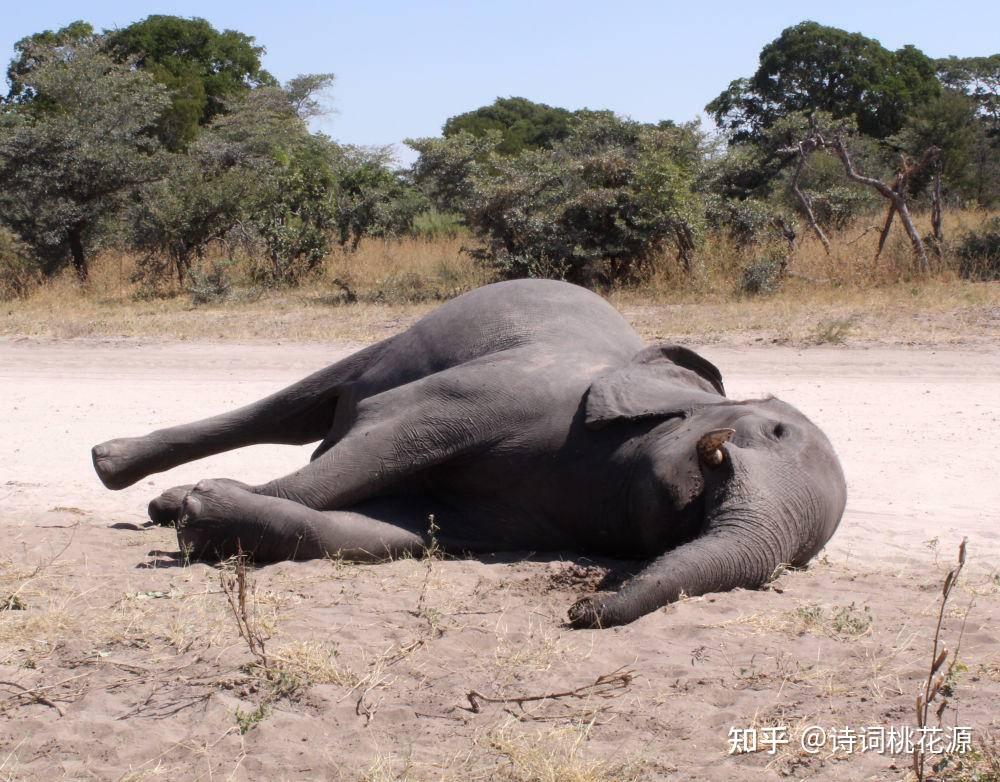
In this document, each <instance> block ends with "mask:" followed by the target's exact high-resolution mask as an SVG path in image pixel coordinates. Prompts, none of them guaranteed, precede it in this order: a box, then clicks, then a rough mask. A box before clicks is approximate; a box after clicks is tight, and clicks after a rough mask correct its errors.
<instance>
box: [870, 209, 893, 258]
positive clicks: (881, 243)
mask: <svg viewBox="0 0 1000 782" xmlns="http://www.w3.org/2000/svg"><path fill="white" fill-rule="evenodd" d="M895 216H896V205H895V204H893V203H890V204H889V211H888V212H887V213H886V215H885V225H883V226H882V233H880V234H879V235H878V249H877V250H876V251H875V260H876V261H877V260H878V259H879V258H881V257H882V248H883V247H885V240H886V239H888V238H889V229H890V228H892V218H893V217H895Z"/></svg>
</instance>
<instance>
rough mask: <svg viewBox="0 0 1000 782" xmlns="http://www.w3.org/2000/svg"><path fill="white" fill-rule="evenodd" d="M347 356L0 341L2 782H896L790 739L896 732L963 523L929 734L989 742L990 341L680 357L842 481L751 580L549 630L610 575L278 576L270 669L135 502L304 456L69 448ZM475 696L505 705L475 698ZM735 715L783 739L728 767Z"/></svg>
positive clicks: (995, 521) (264, 597) (898, 767)
mask: <svg viewBox="0 0 1000 782" xmlns="http://www.w3.org/2000/svg"><path fill="white" fill-rule="evenodd" d="M350 349H351V346H348V345H337V346H326V345H238V344H227V345H218V344H208V343H202V344H192V343H157V342H152V341H149V342H144V341H136V340H130V341H95V340H85V341H73V340H70V341H58V342H46V341H38V340H18V339H4V340H0V458H2V460H0V535H2V537H0V540H2V548H0V606H4V607H5V608H6V610H2V611H0V780H6V779H40V780H41V779H45V780H51V779H88V780H89V779H102V780H103V779H147V778H150V779H152V778H159V777H160V776H162V777H164V778H170V779H270V780H279V779H345V780H346V779H351V780H353V779H371V780H381V779H465V780H471V779H491V778H500V779H515V780H553V782H554V781H555V780H562V779H565V780H589V779H744V778H746V779H755V780H768V779H778V778H784V777H788V776H791V777H794V778H820V779H858V780H861V779H872V778H875V779H899V778H902V777H903V776H904V775H905V774H906V769H907V768H908V763H909V759H908V757H906V756H903V755H897V756H892V755H886V754H878V753H876V752H872V751H869V752H860V751H854V752H847V751H845V750H844V748H843V746H844V745H843V744H842V745H841V748H840V749H839V750H837V751H834V747H833V745H832V742H828V743H827V744H826V745H824V746H823V747H822V749H820V751H818V752H815V753H809V752H806V751H804V750H803V749H802V748H801V745H800V740H799V736H800V734H801V733H802V731H803V730H804V729H805V728H806V727H807V726H811V725H819V726H822V727H823V728H825V729H829V728H841V729H844V728H853V729H855V730H858V729H861V728H867V727H869V726H872V727H874V726H884V727H886V728H889V727H898V726H912V725H913V724H914V715H913V701H914V696H915V694H916V692H917V690H918V686H920V685H919V682H921V681H922V680H923V678H925V677H926V671H927V668H928V664H929V658H930V656H931V641H932V637H933V631H934V624H935V619H936V613H937V607H938V604H939V601H940V594H941V588H940V587H941V582H942V580H943V578H944V574H945V573H946V571H947V569H948V568H949V567H950V565H951V564H952V562H953V561H954V558H955V552H956V549H957V546H958V543H959V541H960V540H961V538H962V536H967V537H968V539H969V562H968V565H967V567H966V569H965V572H964V573H963V574H962V578H961V581H960V584H959V588H958V589H957V590H956V592H955V594H954V595H953V597H952V601H951V603H950V604H949V606H948V609H947V611H946V620H945V625H944V630H943V637H944V639H945V642H946V645H947V646H948V648H949V649H954V648H955V643H956V640H957V638H958V635H959V630H960V628H961V626H962V623H963V618H965V617H967V618H965V619H964V621H965V628H964V635H963V637H962V641H961V647H960V649H959V651H958V660H959V664H958V665H957V666H956V667H955V668H954V670H953V671H952V676H951V677H950V679H949V685H950V689H949V692H950V693H951V695H950V704H949V707H948V709H947V710H946V711H945V712H944V718H943V719H944V724H945V725H946V726H947V725H955V724H958V725H963V726H965V725H967V726H971V727H972V729H973V736H974V741H978V740H980V739H983V738H986V736H987V735H988V734H989V733H990V731H994V732H996V731H997V730H998V729H1000V712H998V710H997V707H996V704H997V703H998V702H1000V510H998V509H1000V488H998V481H997V471H996V468H995V462H994V460H993V448H994V446H995V444H996V441H997V434H998V431H1000V429H998V415H1000V350H997V349H982V348H977V349H975V350H967V351H962V350H952V349H949V350H947V351H942V350H939V351H936V352H935V351H933V350H929V349H928V350H907V349H900V348H873V349H865V350H858V349H847V348H810V349H805V350H794V349H788V348H776V347H747V348H745V349H732V348H720V347H708V348H706V349H705V350H704V351H703V352H704V353H705V355H706V356H707V357H708V358H709V359H711V360H712V361H714V362H716V363H717V365H718V366H719V367H720V368H721V369H722V372H723V375H724V377H725V379H726V385H727V388H728V390H729V391H730V395H732V396H750V395H760V394H764V393H773V394H776V395H778V396H780V397H781V398H783V399H785V400H787V401H789V402H791V403H793V404H795V405H797V406H798V407H799V408H800V409H802V410H803V411H804V412H806V413H807V414H808V415H809V416H810V417H812V418H813V420H815V421H816V422H817V423H818V424H819V425H820V426H821V427H823V428H824V429H825V430H826V431H827V433H828V434H829V435H830V438H831V440H832V441H833V443H834V445H835V447H836V448H837V450H838V452H839V454H840V457H841V460H842V462H843V464H844V468H845V471H846V473H847V477H848V483H849V492H850V498H849V502H848V508H847V513H846V515H845V517H844V520H843V523H842V526H841V528H840V530H839V531H838V533H837V535H836V536H835V537H834V539H833V540H832V541H831V543H830V544H829V545H828V547H827V549H826V550H825V552H824V554H823V555H821V557H819V558H818V559H817V560H816V561H815V562H814V563H813V565H812V566H811V567H810V568H809V569H808V570H806V571H802V572H796V573H787V574H785V575H783V576H781V577H780V578H779V579H778V581H777V582H776V584H775V585H774V586H775V588H773V589H771V590H769V591H764V592H742V591H738V592H733V593H729V594H721V595H711V596H706V597H703V598H698V599H693V600H688V601H684V602H682V603H680V604H677V605H674V606H671V607H668V608H666V609H664V610H660V611H658V612H655V613H653V614H651V615H649V616H646V617H644V618H643V619H641V620H639V621H637V622H635V623H634V624H632V625H629V626H627V627H623V628H616V629H613V630H606V631H571V630H568V629H566V628H565V627H564V626H563V625H562V622H563V619H564V617H565V611H566V608H567V607H568V606H569V605H570V604H571V603H572V601H573V600H574V599H575V597H576V596H577V595H578V594H580V593H583V592H586V591H588V590H591V589H593V588H594V585H595V584H596V583H597V581H598V580H599V579H600V577H601V575H602V573H603V572H604V571H603V569H602V567H601V566H602V565H606V564H608V563H593V562H588V561H584V560H573V559H572V555H569V554H568V555H566V557H564V558H562V559H556V560H535V561H528V562H524V561H518V560H517V559H516V558H511V557H505V558H502V559H497V560H495V561H490V560H486V561H446V560H439V559H435V560H423V561H414V560H404V561H398V562H393V563H388V564H384V565H376V566H356V565H352V564H347V563H343V562H331V561H317V562H310V563H285V564H281V565H277V566H272V567H269V568H264V569H261V570H258V571H256V572H252V573H251V574H250V578H251V585H250V590H251V594H250V597H249V598H248V605H247V608H246V616H247V618H248V621H249V623H250V625H251V626H252V629H253V632H254V633H256V634H257V635H259V636H261V637H263V638H265V639H266V640H265V649H264V657H265V658H266V666H265V665H264V664H263V662H262V660H261V658H260V657H255V656H254V655H252V654H251V651H250V649H249V647H248V645H247V643H246V641H245V640H243V639H242V638H241V637H240V635H239V633H238V623H237V619H236V614H235V613H234V611H233V609H231V608H230V606H229V603H228V601H227V595H226V594H225V592H224V590H223V589H222V586H223V585H224V583H229V581H228V580H227V579H231V578H232V577H233V576H232V574H231V573H230V572H228V571H220V570H219V569H218V568H213V567H209V566H207V565H202V564H195V565H191V566H183V564H182V563H180V562H178V561H177V560H176V559H175V558H174V557H173V553H174V552H176V541H175V539H174V538H173V536H172V534H171V531H170V530H166V529H160V528H148V527H146V526H145V504H146V502H147V501H148V500H149V499H150V498H151V497H152V496H154V495H155V494H157V493H158V492H159V491H160V490H162V489H164V488H167V487H169V486H172V485H175V484H180V483H187V482H192V481H195V480H197V479H199V478H202V477H220V476H230V477H234V478H240V479H243V480H246V481H249V482H256V481H262V480H266V479H268V478H271V477H273V476H275V475H277V474H281V473H284V472H286V471H288V470H290V469H292V468H294V467H295V466H297V465H298V464H300V463H301V462H302V461H304V460H305V459H306V458H307V454H308V449H298V448H286V447H273V446H272V447H257V448H253V449H247V450H244V451H240V452H236V453H230V454H225V455H222V456H218V457H214V458H212V459H209V460H205V461H203V462H200V463H197V464H194V465H188V466H186V467H183V468H179V469H177V470H174V471H172V472H171V473H169V474H165V475H157V476H153V477H152V478H151V479H150V480H148V481H143V482H141V483H140V485H138V486H135V487H132V488H130V489H127V490H125V491H122V492H109V491H106V490H104V489H103V488H102V487H101V486H100V484H99V482H98V481H97V478H96V476H94V474H93V472H92V468H91V466H90V462H89V447H90V446H91V445H92V444H94V443H96V442H100V441H103V440H105V439H108V438H109V437H112V436H120V435H132V434H140V433H143V432H145V431H148V430H149V429H152V428H156V427H159V426H162V425H167V424H171V423H178V422H181V421H184V420H188V419H193V418H196V417H202V416H203V415H207V414H211V413H214V412H218V411H220V410H224V409H227V408H230V407H233V406H235V405H239V404H243V403H245V402H248V401H251V400H253V399H255V398H258V397H259V396H262V395H264V394H266V393H269V392H270V391H272V390H274V389H276V388H278V387H280V386H282V385H285V384H287V383H289V382H292V381H294V380H296V379H298V378H299V377H301V376H302V375H304V374H305V373H307V372H309V371H312V370H314V369H316V368H319V367H321V366H324V365H325V364H327V363H329V362H331V361H333V360H334V359H336V358H338V357H340V356H343V355H345V354H346V353H348V352H349V351H350ZM970 606H971V607H970ZM255 661H256V662H255ZM602 675H608V676H609V679H608V681H607V683H606V684H604V685H602V686H597V687H588V685H591V684H593V683H594V682H595V680H596V679H597V678H598V677H600V676H602ZM578 688H579V689H578ZM473 691H475V692H478V693H480V694H482V695H483V696H487V697H488V698H492V699H495V700H496V701H498V702H494V701H489V700H486V699H478V700H477V699H476V697H475V696H473V698H472V701H477V703H478V708H477V709H473V708H472V707H471V705H470V704H471V701H470V698H469V695H468V694H469V693H470V692H473ZM570 691H575V695H562V696H560V697H554V698H549V699H547V700H529V701H524V702H521V703H518V702H516V701H515V700H513V699H515V698H518V697H523V696H536V695H544V694H553V693H555V694H558V693H567V692H570ZM602 696H603V697H602ZM502 699H508V700H507V701H506V702H499V701H500V700H502ZM734 727H735V728H754V729H763V728H765V727H777V728H779V729H780V728H781V727H787V729H788V737H789V738H790V742H789V743H788V744H787V745H779V746H778V747H777V751H776V752H775V753H774V754H770V753H768V752H767V751H766V750H765V751H759V752H756V753H750V754H741V755H730V754H729V749H730V745H729V738H728V737H729V732H730V728H734ZM758 735H759V736H762V735H763V734H758ZM778 735H780V733H779V734H778ZM970 757H971V756H970ZM957 761H958V759H957V758H954V757H953V758H951V760H950V765H949V768H954V767H955V764H956V762H957ZM966 762H969V758H966ZM977 762H978V761H977Z"/></svg>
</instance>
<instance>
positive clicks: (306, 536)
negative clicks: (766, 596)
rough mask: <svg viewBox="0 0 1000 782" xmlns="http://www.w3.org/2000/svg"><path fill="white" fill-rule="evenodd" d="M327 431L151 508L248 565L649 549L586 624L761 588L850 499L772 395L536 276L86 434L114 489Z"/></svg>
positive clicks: (200, 549)
mask: <svg viewBox="0 0 1000 782" xmlns="http://www.w3.org/2000/svg"><path fill="white" fill-rule="evenodd" d="M316 441H321V442H320V444H319V446H318V447H317V448H316V451H315V453H314V454H313V456H312V459H311V461H310V463H309V464H308V465H306V466H304V467H302V468H301V469H299V470H297V471H295V472H293V473H292V474H290V475H286V476H285V477H283V478H278V479H277V480H274V481H271V482H270V483H265V484H263V485H260V486H248V485H246V484H242V483H239V482H237V481H233V480H226V479H220V480H205V481H202V482H200V483H198V484H197V485H195V486H193V487H191V486H182V487H177V488H176V489H171V490H170V491H167V492H165V493H164V494H162V495H160V496H159V497H158V498H156V499H155V500H153V502H152V503H150V517H151V518H152V519H153V520H154V521H157V522H160V523H170V522H176V525H177V537H178V540H179V542H180V546H181V548H182V550H184V551H187V552H189V554H190V555H191V556H194V557H199V558H205V559H211V558H222V557H227V556H231V555H233V554H234V553H235V552H236V551H237V548H239V549H240V550H242V551H243V552H247V553H248V554H249V555H251V556H252V557H253V558H254V559H255V561H256V562H258V563H263V562H272V561H277V560H283V559H309V558H316V557H324V556H342V557H346V558H352V559H359V560H369V561H370V560H384V559H387V558H390V557H395V556H399V555H401V554H406V553H409V554H415V555H418V554H420V553H421V552H423V551H425V550H426V547H427V546H428V545H429V544H430V543H431V539H432V532H431V530H430V529H429V525H428V518H429V517H430V516H431V515H433V519H434V524H435V530H434V532H433V539H434V540H435V541H436V542H437V544H438V545H439V546H441V547H442V548H443V549H444V550H446V551H449V552H454V553H457V554H462V553H475V552H479V553H485V552H496V551H524V550H531V551H565V550H574V551H579V552H582V553H590V554H597V555H604V556H608V557H621V558H630V559H648V560H651V562H650V564H649V565H648V566H647V567H646V568H645V569H644V570H643V571H641V572H640V573H639V574H638V575H637V576H635V577H634V578H632V579H631V580H630V581H628V582H627V583H626V584H625V585H624V586H623V587H622V588H621V589H620V590H619V591H618V592H615V593H611V594H607V595H593V596H589V597H584V598H583V599H581V600H579V601H578V602H577V603H576V604H575V605H574V606H573V607H572V608H571V609H570V620H571V622H572V624H573V625H575V626H577V627H607V626H610V625H616V624H623V623H626V622H631V621H633V620H634V619H636V618H637V617H639V616H642V615H643V614H646V613H648V612H650V611H653V610H655V609H656V608H658V607H660V606H663V605H665V604H667V603H669V602H671V601H674V600H676V599H678V597H680V596H681V595H689V596H694V595H700V594H703V593H706V592H715V591H722V590H727V589H733V588H735V587H747V588H756V587H759V586H761V585H762V584H764V583H766V582H767V581H768V580H769V579H770V578H771V577H772V576H773V575H774V573H775V571H776V570H777V568H778V567H779V566H780V565H781V564H782V563H785V564H790V565H802V564H804V563H806V562H807V561H808V560H809V559H810V558H811V557H812V556H814V555H815V554H816V552H818V551H819V550H820V548H821V547H822V546H823V545H824V544H825V543H826V541H827V540H828V539H829V538H830V536H831V535H832V534H833V532H834V530H835V529H836V527H837V525H838V523H839V522H840V518H841V515H842V513H843V510H844V503H845V498H846V487H845V483H844V476H843V472H842V471H841V468H840V464H839V462H838V461H837V457H836V455H835V454H834V452H833V448H832V447H831V445H830V443H829V441H828V440H827V438H826V437H825V436H824V435H823V433H822V432H821V431H820V430H819V429H818V428H817V427H816V426H815V425H813V424H812V423H811V422H810V421H809V420H808V419H806V417H805V416H803V415H802V414H801V413H799V412H798V411H797V410H795V409H794V408H793V407H791V406H789V405H787V404H785V403H784V402H781V401H779V400H778V399H774V398H770V397H768V398H764V399H755V400H747V401H736V400H731V399H727V398H726V396H725V392H724V389H723V385H722V377H721V375H720V374H719V371H718V369H716V368H715V367H714V366H713V365H712V364H711V363H709V362H708V361H706V360H705V359H704V358H702V357H701V356H699V355H697V354H696V353H694V352H692V351H690V350H688V349H686V348H683V347H679V346H677V345H656V346H652V347H644V346H643V344H642V341H641V340H640V339H639V337H638V336H637V335H636V333H635V332H634V331H633V330H632V329H631V328H630V327H629V325H628V324H627V323H626V322H625V320H624V319H623V318H622V317H621V315H619V314H618V312H616V311H615V310H614V308H612V307H611V306H610V305H609V304H608V303H607V302H606V301H605V300H604V299H602V298H601V297H600V296H598V295H596V294H594V293H591V292H590V291H587V290H585V289H583V288H579V287H576V286H574V285H569V284H567V283H562V282H553V281H547V280H517V281H512V282H503V283H497V284H494V285H488V286H485V287H483V288H479V289H477V290H473V291H470V292H469V293H466V294H464V295H462V296H459V297H457V298H455V299H453V300H452V301H450V302H448V303H446V304H444V305H443V306H441V307H440V308H439V309H437V310H436V311H434V312H432V313H430V314H429V315H427V316H426V317H424V318H423V319H422V320H420V321H419V322H417V323H416V324H414V325H413V326H412V327H410V328H409V329H407V330H406V331H404V332H403V333H401V334H398V335H396V336H394V337H390V338H389V339H386V340H383V341H382V342H379V343H377V344H374V345H371V346H370V347H368V348H365V349H364V350H361V351H359V352H358V353H355V354H354V355H352V356H350V357H348V358H346V359H344V360H342V361H339V362H337V363H336V364H333V365H332V366H330V367H328V368H327V369H323V370H321V371H319V372H316V373H315V374H313V375H310V376H309V377H307V378H305V379H304V380H302V381H300V382H298V383H296V384H294V385H292V386H289V387H288V388H286V389H284V390H282V391H279V392H277V393H276V394H274V395H272V396H269V397H267V398H266V399H263V400H261V401H259V402H256V403H254V404H251V405H248V406H247V407H244V408H241V409H239V410H236V411H235V412H231V413H227V414H224V415H219V416H216V417H214V418H208V419H205V420H203V421H199V422H197V423H193V424H187V425H183V426H177V427H172V428H169V429H161V430H158V431H155V432H152V433H150V434H148V435H146V436H144V437H137V438H123V439H117V440H111V441H109V442H106V443H103V444H101V445H98V446H95V447H94V449H93V460H94V466H95V468H96V470H97V474H98V475H99V476H100V478H101V480H102V481H103V482H104V484H105V485H106V486H107V487H109V488H112V489H120V488H124V487H125V486H128V485H130V484H132V483H134V482H136V481H137V480H139V479H141V478H143V477H145V476H147V475H149V474H151V473H154V472H159V471H162V470H167V469H169V468H171V467H175V466H177V465H180V464H183V463H185V462H189V461H192V460H194V459H199V458H201V457H204V456H209V455H211V454H215V453H220V452H222V451H227V450H231V449H233V448H240V447H243V446H247V445H253V444H256V443H292V444H305V443H310V442H316Z"/></svg>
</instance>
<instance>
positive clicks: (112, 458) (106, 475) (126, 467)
mask: <svg viewBox="0 0 1000 782" xmlns="http://www.w3.org/2000/svg"><path fill="white" fill-rule="evenodd" d="M90 455H91V458H92V459H93V460H94V470H96V471H97V477H98V478H100V479H101V483H103V484H104V485H105V486H107V487H108V488H109V489H124V488H125V487H126V486H131V485H132V484H133V483H135V482H136V481H138V480H141V479H142V478H145V477H146V476H147V475H149V473H150V472H152V470H150V469H148V465H149V461H150V457H151V456H152V452H151V448H150V446H149V444H148V443H147V442H146V441H145V440H144V439H143V438H141V437H121V438H119V439H117V440H108V441H107V442H106V443H101V444H100V445H95V446H94V447H93V448H92V449H91V451H90Z"/></svg>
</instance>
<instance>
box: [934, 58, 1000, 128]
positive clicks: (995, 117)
mask: <svg viewBox="0 0 1000 782" xmlns="http://www.w3.org/2000/svg"><path fill="white" fill-rule="evenodd" d="M934 67H935V69H936V71H937V76H938V79H940V81H941V83H942V84H943V85H944V86H945V87H947V88H948V89H949V90H953V91H955V92H961V93H963V94H965V95H967V96H968V97H969V98H970V99H971V100H973V101H974V102H975V104H976V106H977V113H978V114H979V115H980V116H982V117H984V118H985V119H987V120H988V121H989V122H990V123H991V124H992V125H993V127H994V128H998V129H1000V54H993V55H990V56H989V57H946V58H944V59H940V60H935V61H934Z"/></svg>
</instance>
